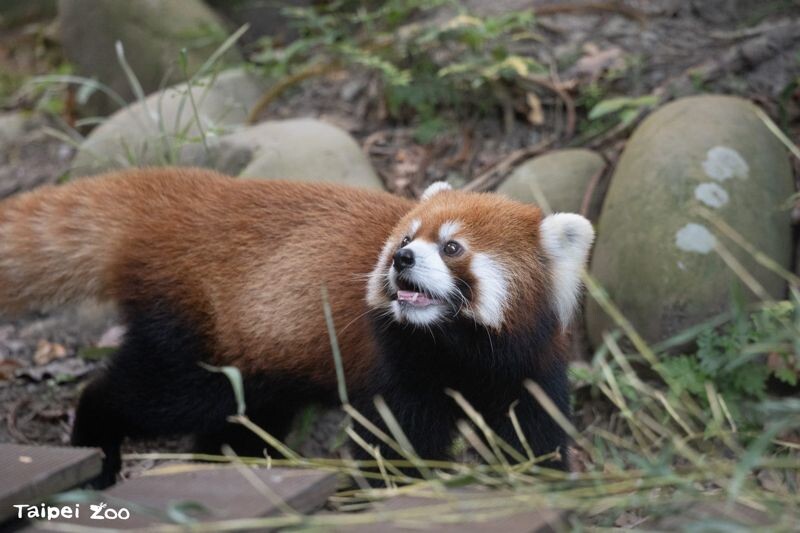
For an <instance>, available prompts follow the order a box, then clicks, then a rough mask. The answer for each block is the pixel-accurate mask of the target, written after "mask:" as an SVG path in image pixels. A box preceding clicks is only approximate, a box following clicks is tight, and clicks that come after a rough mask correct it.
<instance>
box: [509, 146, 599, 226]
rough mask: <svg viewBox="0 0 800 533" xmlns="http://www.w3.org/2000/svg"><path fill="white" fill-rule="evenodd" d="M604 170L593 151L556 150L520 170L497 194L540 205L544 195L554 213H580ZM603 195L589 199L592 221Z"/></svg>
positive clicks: (536, 158)
mask: <svg viewBox="0 0 800 533" xmlns="http://www.w3.org/2000/svg"><path fill="white" fill-rule="evenodd" d="M605 166H606V163H605V161H604V160H603V158H602V157H601V156H600V155H598V154H597V153H596V152H592V151H591V150H586V149H583V148H575V149H566V150H553V151H552V152H548V153H546V154H544V155H541V156H539V157H534V158H533V159H531V160H529V161H526V162H525V163H523V164H522V165H520V166H519V167H517V168H516V169H515V170H514V172H512V173H511V175H510V176H509V177H508V179H506V180H505V181H504V182H503V183H502V184H501V185H500V187H498V188H497V192H499V193H501V194H505V195H506V196H510V197H511V198H514V199H515V200H519V201H521V202H528V203H532V204H537V205H538V204H539V203H540V201H541V200H540V198H539V195H541V197H542V199H543V200H544V201H545V202H546V203H547V205H548V206H549V208H550V210H551V211H553V212H567V213H579V212H580V211H581V204H582V203H583V197H584V194H585V193H586V190H587V188H588V187H589V183H590V182H591V180H592V178H593V177H594V176H596V175H597V174H598V173H599V172H602V171H603V169H604V168H605ZM601 193H602V191H601V190H599V189H596V190H595V191H594V193H593V194H592V195H591V197H590V202H589V206H588V207H589V209H588V213H587V214H588V215H589V218H594V217H596V215H597V214H598V213H599V211H600V203H601V201H602V194H601Z"/></svg>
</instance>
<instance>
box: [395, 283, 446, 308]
mask: <svg viewBox="0 0 800 533" xmlns="http://www.w3.org/2000/svg"><path fill="white" fill-rule="evenodd" d="M397 301H398V302H400V303H401V304H404V305H410V306H412V307H429V306H431V305H437V304H440V303H442V301H441V300H438V299H436V298H434V297H433V296H431V295H430V294H428V293H426V292H425V290H424V289H422V288H421V287H419V286H417V285H415V284H413V283H410V282H408V281H406V280H403V279H398V280H397Z"/></svg>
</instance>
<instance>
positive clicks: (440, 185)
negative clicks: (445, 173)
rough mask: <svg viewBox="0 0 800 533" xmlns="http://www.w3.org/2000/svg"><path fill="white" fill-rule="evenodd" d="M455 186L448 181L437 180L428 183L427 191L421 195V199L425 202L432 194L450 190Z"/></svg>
mask: <svg viewBox="0 0 800 533" xmlns="http://www.w3.org/2000/svg"><path fill="white" fill-rule="evenodd" d="M452 189H453V188H452V187H451V186H450V184H449V183H447V182H446V181H436V182H434V183H431V184H430V185H428V188H427V189H425V192H423V193H422V196H421V197H420V201H422V202H424V201H425V200H427V199H429V198H430V197H431V196H434V195H436V194H438V193H440V192H442V191H449V190H452Z"/></svg>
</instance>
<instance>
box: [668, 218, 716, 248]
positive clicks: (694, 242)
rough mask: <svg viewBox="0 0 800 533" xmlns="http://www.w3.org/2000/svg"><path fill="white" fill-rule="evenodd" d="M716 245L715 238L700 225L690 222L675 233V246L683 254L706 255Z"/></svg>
mask: <svg viewBox="0 0 800 533" xmlns="http://www.w3.org/2000/svg"><path fill="white" fill-rule="evenodd" d="M716 244H717V238H716V237H714V235H713V234H712V233H711V232H710V231H708V228H706V227H705V226H703V225H702V224H695V223H694V222H690V223H688V224H686V225H685V226H684V227H682V228H681V229H679V230H678V232H677V233H675V245H676V246H677V247H678V248H680V249H681V250H683V251H685V252H695V253H698V254H707V253H708V252H710V251H711V250H713V249H714V246H716Z"/></svg>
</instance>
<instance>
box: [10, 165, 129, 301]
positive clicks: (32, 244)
mask: <svg viewBox="0 0 800 533" xmlns="http://www.w3.org/2000/svg"><path fill="white" fill-rule="evenodd" d="M122 181H125V180H122ZM123 185H124V184H123V183H122V182H120V181H119V180H113V179H86V180H80V181H77V182H75V183H71V184H68V185H64V186H49V187H42V188H40V189H37V190H35V191H33V192H29V193H26V194H22V195H19V196H15V197H11V198H9V199H6V200H4V201H2V202H0V312H5V311H24V310H27V309H34V308H46V307H50V306H53V305H57V304H60V303H65V302H68V301H74V300H80V299H86V298H100V299H102V298H104V297H105V296H108V295H107V294H106V292H107V286H108V271H109V268H110V263H111V261H112V260H113V256H114V249H115V246H117V245H118V243H119V241H120V239H121V237H122V233H123V232H124V229H125V224H126V223H125V212H126V211H127V209H126V208H125V207H124V206H125V198H123V197H121V195H120V194H119V193H120V192H121V191H122V190H124V189H125V188H124V186H123ZM122 196H124V195H122Z"/></svg>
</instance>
